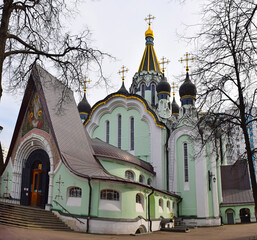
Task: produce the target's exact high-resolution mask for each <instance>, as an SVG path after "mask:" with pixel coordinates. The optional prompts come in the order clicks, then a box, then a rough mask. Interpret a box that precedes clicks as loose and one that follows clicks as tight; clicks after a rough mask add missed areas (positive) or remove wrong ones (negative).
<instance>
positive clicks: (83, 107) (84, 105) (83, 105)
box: [78, 94, 91, 113]
mask: <svg viewBox="0 0 257 240" xmlns="http://www.w3.org/2000/svg"><path fill="white" fill-rule="evenodd" d="M78 110H79V112H80V113H82V112H83V113H89V112H90V110H91V106H90V104H89V103H88V101H87V98H86V94H84V97H83V99H82V100H81V101H80V103H79V104H78Z"/></svg>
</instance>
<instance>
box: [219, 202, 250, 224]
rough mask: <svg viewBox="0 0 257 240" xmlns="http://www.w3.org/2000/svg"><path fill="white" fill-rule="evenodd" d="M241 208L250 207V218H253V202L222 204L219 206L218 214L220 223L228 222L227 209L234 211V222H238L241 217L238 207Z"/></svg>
mask: <svg viewBox="0 0 257 240" xmlns="http://www.w3.org/2000/svg"><path fill="white" fill-rule="evenodd" d="M242 208H249V209H250V215H251V218H255V217H254V205H253V204H249V205H241V206H226V207H225V206H223V207H220V215H221V217H222V223H223V224H228V219H227V214H226V212H227V211H230V212H231V210H232V211H233V213H234V223H240V222H241V219H240V209H242Z"/></svg>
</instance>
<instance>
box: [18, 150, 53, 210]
mask: <svg viewBox="0 0 257 240" xmlns="http://www.w3.org/2000/svg"><path fill="white" fill-rule="evenodd" d="M49 170H50V161H49V157H48V154H47V153H46V152H45V151H44V150H42V149H38V150H35V151H33V152H32V153H31V154H30V155H29V157H28V159H27V161H26V163H25V167H24V168H23V169H22V183H21V199H20V204H21V205H25V206H29V205H30V206H34V207H41V208H45V205H46V203H47V198H48V186H49V176H48V172H49Z"/></svg>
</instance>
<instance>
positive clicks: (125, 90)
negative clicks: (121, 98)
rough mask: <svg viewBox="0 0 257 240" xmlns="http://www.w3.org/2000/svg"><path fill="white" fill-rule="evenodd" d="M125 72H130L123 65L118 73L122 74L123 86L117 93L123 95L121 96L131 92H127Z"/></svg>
mask: <svg viewBox="0 0 257 240" xmlns="http://www.w3.org/2000/svg"><path fill="white" fill-rule="evenodd" d="M125 72H128V69H127V68H126V67H125V66H124V65H123V66H122V67H121V70H120V71H119V72H118V74H121V79H122V84H121V88H120V89H119V90H118V92H117V93H121V94H125V95H127V94H129V92H128V91H127V89H126V87H125V84H124V80H125Z"/></svg>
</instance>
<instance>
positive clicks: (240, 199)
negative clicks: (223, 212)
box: [221, 161, 254, 206]
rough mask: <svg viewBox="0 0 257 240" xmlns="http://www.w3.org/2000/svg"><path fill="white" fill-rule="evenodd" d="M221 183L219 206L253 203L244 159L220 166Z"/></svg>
mask: <svg viewBox="0 0 257 240" xmlns="http://www.w3.org/2000/svg"><path fill="white" fill-rule="evenodd" d="M221 185H222V197H223V202H222V203H221V206H231V205H245V204H253V203H254V200H253V194H252V191H251V186H250V181H249V174H248V168H247V163H246V161H237V162H235V163H234V164H233V165H228V166H221Z"/></svg>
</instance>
